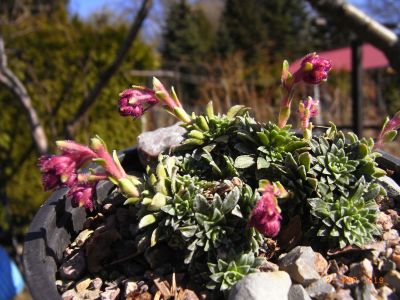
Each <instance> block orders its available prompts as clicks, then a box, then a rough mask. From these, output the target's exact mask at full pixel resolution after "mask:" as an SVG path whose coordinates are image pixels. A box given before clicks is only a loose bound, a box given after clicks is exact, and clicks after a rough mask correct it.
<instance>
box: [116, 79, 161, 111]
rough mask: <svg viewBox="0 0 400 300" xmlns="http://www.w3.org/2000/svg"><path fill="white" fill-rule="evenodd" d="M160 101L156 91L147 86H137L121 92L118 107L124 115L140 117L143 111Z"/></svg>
mask: <svg viewBox="0 0 400 300" xmlns="http://www.w3.org/2000/svg"><path fill="white" fill-rule="evenodd" d="M157 103H158V99H157V98H156V96H155V92H154V91H153V90H150V89H148V88H145V87H140V86H135V87H134V88H132V89H128V90H125V91H123V92H122V93H121V94H120V98H119V102H118V107H119V113H120V114H121V115H122V116H132V117H134V118H139V117H141V116H142V115H143V113H144V112H145V111H146V110H148V109H149V108H151V107H152V106H153V105H155V104H157Z"/></svg>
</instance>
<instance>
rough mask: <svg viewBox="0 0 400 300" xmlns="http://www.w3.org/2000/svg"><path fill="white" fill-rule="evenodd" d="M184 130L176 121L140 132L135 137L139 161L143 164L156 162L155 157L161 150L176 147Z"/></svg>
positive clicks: (181, 138)
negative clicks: (169, 124)
mask: <svg viewBox="0 0 400 300" xmlns="http://www.w3.org/2000/svg"><path fill="white" fill-rule="evenodd" d="M185 132H186V130H185V129H184V128H182V127H181V126H180V123H177V124H175V125H172V126H169V127H164V128H159V129H157V130H154V131H149V132H144V133H142V134H140V135H139V136H138V138H137V141H138V143H137V147H138V153H139V158H140V161H141V162H142V163H143V164H144V165H147V164H152V163H154V162H157V157H158V155H159V154H160V153H161V152H162V151H164V150H167V149H170V148H173V147H176V146H178V145H179V144H180V143H181V142H182V140H183V135H184V133H185Z"/></svg>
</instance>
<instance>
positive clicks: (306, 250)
mask: <svg viewBox="0 0 400 300" xmlns="http://www.w3.org/2000/svg"><path fill="white" fill-rule="evenodd" d="M318 259H319V258H317V255H316V254H315V252H314V251H313V250H312V248H311V247H305V246H297V247H296V248H294V249H293V250H292V251H290V252H289V253H288V254H286V255H285V256H284V257H282V258H281V259H279V262H278V264H279V268H280V269H281V270H283V271H286V272H288V273H289V275H290V277H291V278H292V279H293V280H294V281H295V282H297V283H300V284H309V283H311V282H312V281H314V280H317V279H320V278H321V276H320V275H319V273H318V271H319V270H320V267H319V266H317V264H316V262H317V263H318ZM318 264H319V265H321V263H320V262H319V263H318Z"/></svg>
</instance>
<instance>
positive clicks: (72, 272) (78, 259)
mask: <svg viewBox="0 0 400 300" xmlns="http://www.w3.org/2000/svg"><path fill="white" fill-rule="evenodd" d="M85 268H86V261H85V256H84V254H83V251H79V252H78V253H76V254H75V255H73V256H72V257H71V258H70V259H69V260H67V261H66V262H64V263H63V264H62V265H61V267H60V269H59V273H60V277H61V278H62V279H64V280H76V279H78V278H79V277H80V276H81V275H82V273H83V271H84V270H85Z"/></svg>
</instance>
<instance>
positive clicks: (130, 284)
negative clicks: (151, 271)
mask: <svg viewBox="0 0 400 300" xmlns="http://www.w3.org/2000/svg"><path fill="white" fill-rule="evenodd" d="M138 288H139V287H138V285H137V283H136V281H133V280H127V281H125V283H124V297H125V298H126V297H127V296H128V295H130V294H133V293H134V292H136V291H137V290H138Z"/></svg>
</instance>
